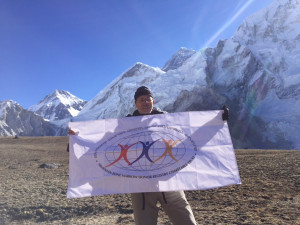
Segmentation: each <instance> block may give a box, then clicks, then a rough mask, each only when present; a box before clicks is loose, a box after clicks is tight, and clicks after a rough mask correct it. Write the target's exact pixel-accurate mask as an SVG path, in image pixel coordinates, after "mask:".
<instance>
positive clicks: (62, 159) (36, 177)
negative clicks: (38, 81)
mask: <svg viewBox="0 0 300 225" xmlns="http://www.w3.org/2000/svg"><path fill="white" fill-rule="evenodd" d="M67 142H68V139H67V137H35V138H29V137H20V138H18V139H14V138H12V137H1V138H0V156H1V158H0V159H1V160H0V180H1V182H0V224H37V223H39V224H105V225H108V224H109V225H110V224H134V220H133V215H132V213H133V211H132V208H131V202H130V197H129V195H125V194H123V195H108V196H97V197H88V198H80V199H67V198H66V190H67V185H68V153H67V152H66V147H67ZM236 156H237V161H238V166H239V170H240V175H241V178H242V183H243V184H242V185H234V186H229V187H223V188H219V189H214V190H205V191H187V192H186V195H187V198H188V200H189V202H190V204H191V206H192V208H193V211H194V214H195V217H196V219H197V221H198V223H199V224H251V225H252V224H300V151H287V150H236ZM159 224H165V225H166V224H171V223H170V222H169V221H168V218H167V216H166V215H165V214H164V212H163V211H162V210H161V211H160V217H159Z"/></svg>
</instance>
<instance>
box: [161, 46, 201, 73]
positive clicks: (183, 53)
mask: <svg viewBox="0 0 300 225" xmlns="http://www.w3.org/2000/svg"><path fill="white" fill-rule="evenodd" d="M195 53H196V51H195V50H192V49H187V48H184V47H181V48H180V49H179V50H178V51H177V52H176V53H175V54H174V55H173V56H172V57H171V59H170V60H169V61H168V62H167V63H166V64H165V65H164V66H163V67H162V70H163V71H165V72H167V71H168V70H175V69H178V68H179V67H180V66H182V64H183V63H184V62H185V61H186V60H187V59H188V58H190V57H191V56H192V55H194V54H195Z"/></svg>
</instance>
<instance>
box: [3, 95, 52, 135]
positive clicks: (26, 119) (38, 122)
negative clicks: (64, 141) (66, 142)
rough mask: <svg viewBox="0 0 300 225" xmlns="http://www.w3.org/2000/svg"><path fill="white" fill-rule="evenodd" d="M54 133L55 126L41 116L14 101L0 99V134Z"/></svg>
mask: <svg viewBox="0 0 300 225" xmlns="http://www.w3.org/2000/svg"><path fill="white" fill-rule="evenodd" d="M56 134H57V131H56V127H55V126H54V125H52V124H50V123H49V122H48V121H45V120H44V119H43V118H42V117H41V116H39V115H37V114H35V113H33V112H31V111H28V110H26V109H24V108H23V107H21V106H20V105H19V104H18V103H16V102H14V101H11V100H8V101H0V135H1V136H13V135H20V136H53V135H56Z"/></svg>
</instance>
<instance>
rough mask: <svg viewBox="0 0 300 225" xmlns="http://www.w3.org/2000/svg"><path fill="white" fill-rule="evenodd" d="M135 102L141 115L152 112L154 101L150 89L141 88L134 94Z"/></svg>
mask: <svg viewBox="0 0 300 225" xmlns="http://www.w3.org/2000/svg"><path fill="white" fill-rule="evenodd" d="M134 100H135V105H136V108H137V110H138V111H139V113H140V114H142V115H146V114H150V113H151V112H152V109H153V104H154V99H153V94H152V91H151V90H150V89H149V88H147V87H145V86H141V87H139V88H138V89H137V90H136V92H135V94H134Z"/></svg>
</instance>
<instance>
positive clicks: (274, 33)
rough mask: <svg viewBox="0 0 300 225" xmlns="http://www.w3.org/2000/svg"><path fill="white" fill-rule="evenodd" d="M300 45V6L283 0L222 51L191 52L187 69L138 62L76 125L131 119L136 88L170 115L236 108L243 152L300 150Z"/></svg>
mask: <svg viewBox="0 0 300 225" xmlns="http://www.w3.org/2000/svg"><path fill="white" fill-rule="evenodd" d="M299 44H300V4H299V2H298V1H297V0H275V1H274V2H273V3H272V4H271V5H269V6H268V7H267V8H265V9H264V10H262V11H260V12H258V13H256V14H255V15H253V16H251V17H249V18H247V19H246V20H245V21H244V22H243V24H242V25H241V26H240V27H239V29H238V30H237V32H236V33H235V34H234V36H233V37H232V38H231V39H228V40H221V41H219V43H218V45H217V46H216V47H215V48H207V49H202V50H200V51H198V52H196V53H192V52H191V51H190V52H189V51H185V52H187V53H188V54H187V56H186V57H179V58H180V59H183V60H182V61H181V60H179V61H180V63H176V60H173V61H172V59H171V60H170V61H169V62H168V63H167V64H166V65H165V66H164V67H163V70H162V69H159V68H153V67H151V66H148V65H145V64H142V63H137V64H136V65H134V66H133V67H132V68H130V69H129V70H128V71H127V72H125V73H123V74H121V75H120V76H119V77H118V78H117V79H115V80H114V81H113V82H112V83H111V84H110V85H108V86H107V87H106V88H105V89H103V90H102V91H101V92H100V93H99V94H98V95H97V96H96V97H95V98H94V99H92V100H91V101H89V102H88V103H87V104H86V105H85V107H84V108H83V109H82V111H81V112H80V113H79V114H78V116H77V117H76V118H75V119H76V120H91V119H103V118H117V117H122V116H125V115H126V114H127V113H131V112H132V111H133V109H134V101H133V95H134V92H135V90H136V88H138V87H139V86H141V85H147V86H148V87H150V88H151V89H152V91H153V93H154V95H155V101H156V105H157V106H158V107H159V108H162V109H164V110H167V111H169V112H178V111H191V110H213V109H220V108H221V106H222V105H223V104H226V105H228V106H229V107H230V109H231V110H230V111H231V114H230V115H231V119H230V121H229V123H230V129H231V132H232V137H233V142H234V145H235V147H237V148H238V147H242V148H277V149H278V148H284V149H287V148H288V149H292V148H296V149H300V139H299V138H298V136H297V133H298V132H297V130H299V129H300V118H299V117H300V113H299V112H300V108H299V107H300V102H299V101H300V45H299ZM180 51H181V50H180ZM178 55H180V54H177V55H176V54H175V55H174V57H172V58H173V59H175V58H176V57H177V56H178ZM171 65H175V66H174V67H173V66H172V67H171Z"/></svg>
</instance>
